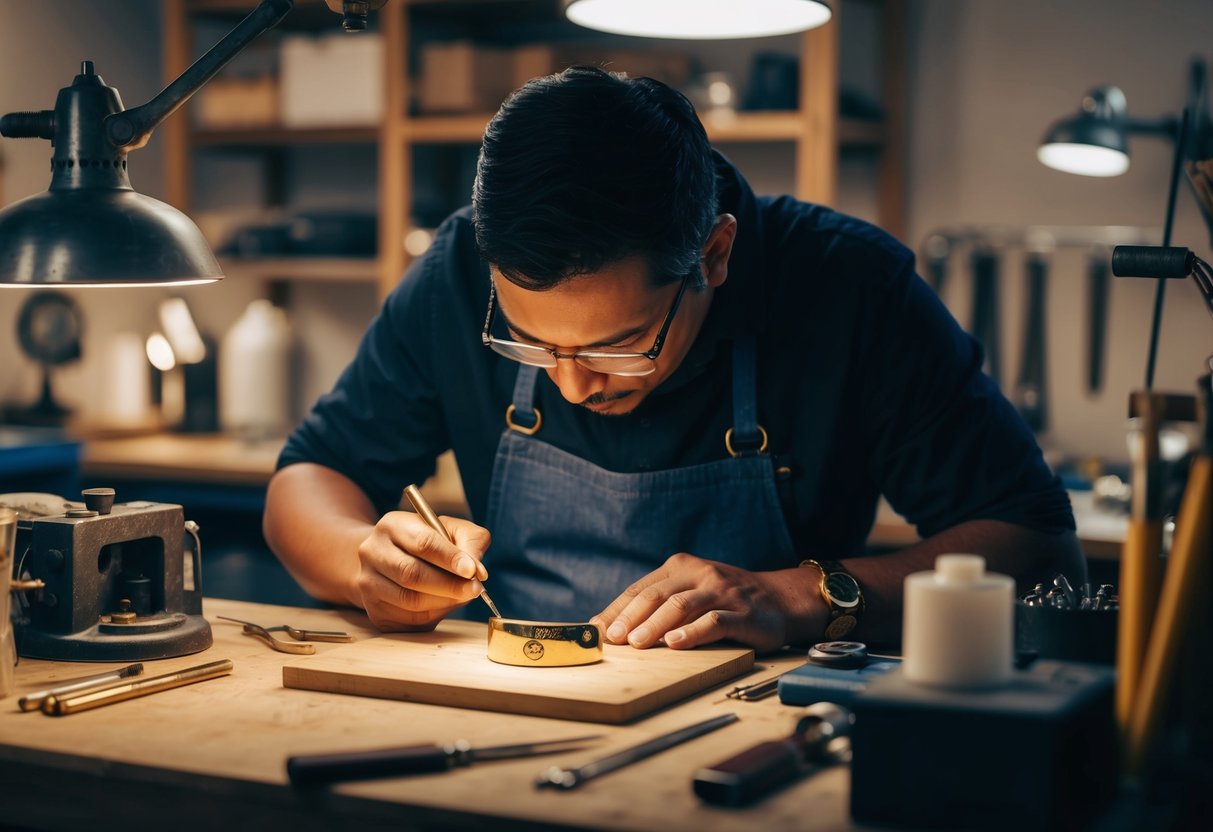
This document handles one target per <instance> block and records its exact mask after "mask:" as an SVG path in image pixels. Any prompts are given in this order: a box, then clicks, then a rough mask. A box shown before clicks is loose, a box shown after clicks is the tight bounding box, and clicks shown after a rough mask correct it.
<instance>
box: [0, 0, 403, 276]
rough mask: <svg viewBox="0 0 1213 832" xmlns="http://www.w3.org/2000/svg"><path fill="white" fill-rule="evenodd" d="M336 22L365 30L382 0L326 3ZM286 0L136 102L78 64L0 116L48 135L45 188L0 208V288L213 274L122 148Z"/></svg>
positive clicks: (11, 129)
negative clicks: (55, 88) (45, 97)
mask: <svg viewBox="0 0 1213 832" xmlns="http://www.w3.org/2000/svg"><path fill="white" fill-rule="evenodd" d="M327 2H328V5H329V7H330V8H331V9H332V10H333V11H336V12H339V13H341V14H342V15H343V16H344V26H345V29H346V30H347V31H359V30H361V29H363V28H365V27H366V17H367V14H368V13H369V12H370V11H374V10H375V9H378V8H380V7H381V6H382V5H383V4H384V3H385V2H386V0H327ZM293 5H294V0H262V2H261V3H260V5H258V6H257V8H256V9H254V10H253V11H252V12H251V13H250V14H249V15H248V16H247V17H246V18H244V20H242V21H241V22H240V23H239V24H237V26H236V27H235V28H234V29H232V31H230V32H229V33H228V34H227V35H225V36H224V37H223V39H222V40H220V41H219V42H218V43H216V44H215V45H214V46H213V47H212V48H211V49H210V51H208V52H207V53H206V54H205V55H203V56H202V57H201V58H199V59H198V60H197V61H195V62H194V64H193V65H192V66H190V67H189V68H188V69H186V70H185V72H183V73H182V74H181V75H180V77H178V78H177V79H176V80H175V81H173V82H172V83H171V84H169V85H168V86H167V87H165V88H164V89H163V90H162V91H161V92H160V93H158V94H157V95H156V96H155V97H154V98H152V99H151V100H150V101H148V102H147V103H146V104H142V105H140V106H138V107H134V108H132V109H130V110H127V109H125V108H124V107H123V106H122V99H121V97H120V96H119V94H118V90H117V89H115V88H113V87H110V86H107V85H106V84H105V81H104V80H102V78H101V76H100V75H98V74H97V72H96V70H95V68H94V66H93V62H92V61H83V62H82V63H81V66H80V74H79V75H77V76H76V77H75V80H73V82H72V84H71V86H69V87H65V88H64V89H62V90H60V91H59V97H58V99H57V100H56V102H55V109H54V110H42V111H40V112H28V113H9V114H7V115H5V116H3V117H0V135H3V136H8V137H10V138H39V139H50V141H51V145H52V147H53V148H54V153H53V155H52V157H51V185H50V189H49V190H47V191H46V192H45V193H42V194H37V195H35V196H31V197H28V198H26V199H23V200H20V201H19V202H16V203H14V204H13V205H10V206H8V207H7V208H5V209H3V210H0V287H4V286H10V287H12V286H17V287H21V286H44V287H45V286H52V287H60V288H67V287H73V286H156V285H175V286H184V285H192V284H196V283H211V282H213V281H216V280H219V279H220V278H222V277H223V272H222V271H221V270H220V268H219V264H218V263H217V262H216V261H215V256H214V254H213V253H212V252H211V250H210V247H209V246H208V245H207V243H206V240H205V238H204V237H203V236H202V232H201V231H199V230H198V227H197V226H196V225H194V223H193V222H192V221H191V220H190V219H189V218H188V217H187V216H186V215H185V214H183V213H181V212H180V211H178V210H177V209H175V208H173V207H172V206H170V205H167V204H165V203H163V202H160V201H159V200H155V199H152V198H151V197H148V196H144V195H143V194H140V193H137V192H136V191H135V190H134V189H132V188H131V183H130V179H129V177H128V175H127V154H128V153H129V152H130V151H132V150H137V149H138V148H140V147H143V146H144V145H145V144H147V141H148V139H149V138H151V135H152V131H153V130H155V129H156V127H157V126H158V125H159V124H160V123H161V122H162V121H164V120H165V119H166V118H168V117H169V116H170V115H172V114H173V112H175V111H176V110H177V108H178V107H180V106H181V105H182V104H183V103H185V101H186V100H187V99H189V97H190V96H191V95H193V94H194V93H195V92H197V91H198V90H199V89H200V88H201V87H202V85H203V84H205V83H206V82H207V81H209V80H210V79H211V77H213V76H214V75H215V73H217V72H218V71H219V70H220V69H222V68H223V66H224V65H226V64H227V62H228V61H230V60H231V59H232V58H233V57H235V56H236V54H237V53H239V52H240V51H241V50H242V49H243V48H244V47H245V46H247V45H248V44H249V42H250V41H252V40H254V39H255V38H257V37H258V36H259V35H261V34H262V33H263V32H265V31H266V30H267V29H270V28H271V27H273V26H275V25H276V24H277V23H278V22H279V21H280V20H282V18H283V17H285V16H286V14H287V12H289V11H290V10H291V8H292V6H293Z"/></svg>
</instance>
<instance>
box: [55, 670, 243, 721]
mask: <svg viewBox="0 0 1213 832" xmlns="http://www.w3.org/2000/svg"><path fill="white" fill-rule="evenodd" d="M231 672H232V661H231V659H220V660H218V661H214V662H207V663H206V664H199V665H195V666H193V667H187V668H185V669H184V670H176V671H173V672H172V673H165V674H164V675H162V676H153V677H152V678H150V679H136V680H135V681H133V682H125V683H123V684H120V685H116V686H114V687H109V688H104V689H102V690H97V691H91V692H88V693H81V694H77V695H75V696H65V697H63V698H59V697H55V696H51V697H47V698H46V699H45V700H43V702H42V712H43V713H44V714H49V715H51V716H65V715H67V714H74V713H78V712H80V711H88V710H92V709H93V708H100V707H101V706H103V705H112V704H113V703H115V702H125V701H126V700H127V699H136V698H138V697H140V696H147V695H148V694H152V693H159V692H160V691H162V690H170V689H172V688H179V687H182V686H183V685H191V684H193V683H194V682H202V681H205V680H207V679H217V678H219V677H220V676H226V675H227V674H229V673H231Z"/></svg>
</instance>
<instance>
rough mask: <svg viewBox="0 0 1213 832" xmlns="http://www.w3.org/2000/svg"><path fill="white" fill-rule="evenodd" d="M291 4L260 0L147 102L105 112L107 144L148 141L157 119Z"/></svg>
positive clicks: (139, 144) (123, 145) (271, 24)
mask: <svg viewBox="0 0 1213 832" xmlns="http://www.w3.org/2000/svg"><path fill="white" fill-rule="evenodd" d="M293 6H294V0H261V3H260V5H258V6H257V8H255V9H253V11H252V12H250V13H249V15H248V16H247V17H246V18H244V20H242V21H240V23H238V24H237V25H236V28H234V29H232V30H231V31H230V32H228V33H227V34H226V35H224V36H223V38H222V39H221V40H220V41H219V42H218V43H216V44H215V45H214V46H212V47H211V48H210V50H208V51H207V53H206V54H205V55H203V56H202V57H201V58H199V59H198V60H196V61H194V63H193V64H191V65H190V67H189V68H188V69H186V70H185V72H183V73H181V75H179V76H178V77H177V79H176V80H175V81H173V82H172V83H170V84H169V85H168V86H167V87H165V88H164V89H163V90H161V91H160V92H159V93H157V94H156V96H155V97H154V98H152V99H151V100H150V101H148V102H147V103H146V104H141V105H139V106H138V107H132V108H131V109H129V110H124V111H123V112H120V113H114V114H113V115H110V116H107V117H106V119H105V136H106V138H107V139H108V140H109V142H110V144H112V145H114V147H119V148H125V149H126V150H134V149H136V148H140V147H143V146H144V145H145V144H147V141H148V139H150V138H151V135H152V131H153V130H155V129H156V127H158V126H159V125H160V122H162V121H164V120H165V119H166V118H168V117H169V116H170V115H172V114H173V113H174V112H175V111H176V110H177V108H178V107H180V106H181V105H182V104H184V103H185V102H186V101H187V100H188V99H189V97H190V96H191V95H193V94H194V93H195V92H197V91H198V90H199V89H200V88H201V87H202V85H203V84H205V83H206V82H207V81H209V80H210V79H211V78H212V77H213V76H214V75H215V73H217V72H218V71H219V70H221V69H222V68H223V67H224V66H225V65H226V64H227V63H228V61H230V60H231V59H232V58H234V57H235V56H236V55H237V54H238V53H239V52H240V51H241V50H242V49H244V47H246V46H248V45H249V43H250V42H252V41H253V40H255V39H256V38H257V37H259V36H260V35H261V34H263V33H264V32H266V31H267V30H269V29H271V28H273V27H274V26H275V25H277V24H278V22H279V21H281V20H282V18H284V17H286V15H287V13H288V12H289V11H290V10H291V8H292V7H293Z"/></svg>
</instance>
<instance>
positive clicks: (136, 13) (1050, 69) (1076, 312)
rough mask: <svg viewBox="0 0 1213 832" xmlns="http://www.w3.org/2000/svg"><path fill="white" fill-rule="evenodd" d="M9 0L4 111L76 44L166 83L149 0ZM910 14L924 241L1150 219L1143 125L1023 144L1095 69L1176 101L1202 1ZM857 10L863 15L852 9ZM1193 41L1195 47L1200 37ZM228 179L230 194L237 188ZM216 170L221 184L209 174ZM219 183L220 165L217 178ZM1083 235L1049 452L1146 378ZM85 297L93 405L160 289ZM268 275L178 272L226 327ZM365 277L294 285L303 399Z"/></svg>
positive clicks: (856, 189) (768, 165)
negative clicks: (1101, 152) (1090, 264)
mask: <svg viewBox="0 0 1213 832" xmlns="http://www.w3.org/2000/svg"><path fill="white" fill-rule="evenodd" d="M27 6H28V4H27V3H24V2H20V0H0V21H3V24H2V25H0V111H3V112H8V111H12V110H26V109H44V108H49V107H51V106H52V105H53V102H54V97H55V93H56V91H57V90H58V88H59V87H61V86H64V85H66V84H68V83H70V81H71V78H72V76H73V75H74V74H75V72H76V71H77V67H78V63H79V60H81V59H83V58H89V59H92V60H94V61H96V63H97V68H98V71H99V72H100V73H101V75H102V76H103V77H104V78H105V79H106V81H107V82H109V83H110V84H112V85H114V86H117V87H118V88H119V89H120V90H121V92H122V95H123V99H124V101H125V102H126V104H127V105H128V106H133V105H135V104H138V103H142V102H143V101H145V100H147V99H148V98H149V97H151V96H152V95H153V94H154V93H155V92H156V90H157V89H158V87H159V80H160V78H161V70H160V55H159V47H158V44H159V38H158V33H159V26H160V7H159V4H158V3H157V2H155V0H101V2H97V0H48V2H45V3H42V4H39V13H38V14H36V15H35V14H29V13H28V12H27V11H26V7H27ZM852 7H854V8H857V9H859V11H858V12H852V14H851V17H850V18H849V19H850V20H851V21H852V24H851V25H852V33H851V34H848V32H847V30H846V20H847V19H848V18H846V17H845V16H844V49H845V50H848V51H847V52H846V54H844V58H843V73H844V81H849V82H851V83H853V84H854V85H856V86H858V87H860V88H870V87H871V86H872V83H873V79H872V78H871V77H870V76H869V75H865V72H867V71H868V70H867V68H868V67H870V62H868V61H866V60H857V58H861V57H865V56H859V55H857V53H859V52H865V51H867V50H868V49H870V48H871V47H870V43H869V42H867V41H865V37H866V36H865V35H863V34H862V33H859V34H860V37H859V40H858V44H857V41H856V38H855V35H854V32H855V30H856V29H858V28H861V27H862V28H863V29H866V30H870V14H869V13H867V12H865V11H864V10H863V4H859V5H858V6H856V5H855V4H849V5H848V10H850V9H852ZM910 21H911V23H910V27H911V31H910V32H909V36H910V42H911V61H910V68H909V77H908V87H909V90H910V99H911V100H910V105H911V106H910V118H911V148H910V151H911V152H910V163H909V181H908V183H907V184H908V194H909V204H908V212H907V214H908V217H909V236H908V239H907V240H906V242H908V243H909V244H911V245H914V246H917V244H918V242H919V241H920V240H921V239H922V238H923V237H924V236H926V235H927V234H928V233H930V232H932V231H934V230H937V229H940V228H950V227H955V226H958V225H1005V226H1026V225H1033V224H1061V225H1076V226H1088V225H1103V224H1112V225H1135V226H1144V227H1152V228H1159V227H1161V225H1162V218H1163V216H1162V215H1163V204H1164V200H1165V198H1166V180H1167V174H1168V166H1169V163H1170V149H1169V147H1168V146H1167V145H1166V144H1165V143H1164V142H1162V141H1158V140H1156V139H1149V138H1137V139H1135V140H1134V142H1133V145H1132V153H1133V165H1132V167H1131V169H1130V171H1129V172H1128V174H1126V175H1125V176H1122V177H1119V178H1117V179H1112V180H1097V179H1089V178H1085V177H1076V176H1068V175H1065V174H1061V173H1057V172H1055V171H1051V170H1048V169H1046V168H1044V167H1042V166H1041V165H1040V164H1039V163H1037V162H1036V160H1035V148H1036V143H1037V141H1038V140H1039V138H1040V136H1041V134H1042V133H1043V131H1044V129H1045V127H1046V126H1047V125H1048V124H1049V123H1050V122H1052V121H1053V120H1054V119H1056V118H1058V117H1060V116H1062V115H1064V114H1067V113H1069V112H1071V111H1073V110H1074V109H1075V108H1076V106H1077V103H1078V100H1079V98H1080V97H1081V95H1082V94H1083V93H1084V92H1085V91H1086V90H1087V89H1089V88H1090V87H1092V86H1094V85H1096V84H1099V83H1116V84H1118V85H1119V86H1121V88H1122V89H1124V91H1125V93H1126V95H1127V97H1128V100H1129V108H1130V112H1131V113H1133V114H1134V115H1137V116H1142V117H1150V116H1156V115H1161V114H1164V113H1177V112H1178V111H1179V109H1180V107H1181V106H1182V104H1183V98H1184V92H1185V83H1186V71H1187V63H1188V60H1189V58H1190V56H1191V55H1193V54H1197V53H1199V52H1201V50H1202V49H1204V50H1208V46H1209V44H1213V4H1210V3H1209V2H1208V0H1163V1H1162V2H1146V0H1140V1H1139V2H1132V0H1072V2H1046V0H1021V2H1017V3H1005V2H1001V1H1000V0H969V1H968V2H956V1H955V0H911V15H910ZM857 23H858V25H857ZM1206 54H1208V52H1207V51H1206ZM0 152H3V154H4V158H5V161H6V163H7V164H6V168H5V171H6V172H5V175H4V178H3V180H2V181H0V202H3V203H7V202H11V201H12V200H15V199H17V198H19V197H22V196H25V195H29V194H32V193H37V192H39V191H41V190H44V189H45V187H46V185H47V182H48V176H47V173H46V167H47V159H48V158H49V153H50V149H49V146H48V145H47V144H46V143H45V142H37V141H32V140H25V141H14V140H7V139H6V140H3V141H2V142H0ZM738 155H739V156H742V157H743V158H741V159H740V161H741V162H742V164H743V166H745V167H746V168H747V170H749V171H751V172H752V173H753V175H754V178H755V180H756V181H757V182H758V183H759V184H760V187H762V188H763V189H766V190H771V189H779V182H780V181H781V178H782V175H783V173H784V170H785V166H786V165H788V164H790V160H791V154H790V152H786V151H785V149H783V148H766V149H762V148H750V149H745V150H739V151H738ZM869 162H870V160H866V159H865V158H864V157H863V156H862V155H860V156H853V155H848V156H847V157H846V158H845V159H844V162H843V167H842V182H841V184H842V191H843V193H842V197H841V206H842V207H843V208H844V209H845V210H850V211H853V212H856V213H859V214H861V215H870V213H871V211H873V210H874V202H873V199H872V192H871V188H872V176H871V170H872V168H871V165H870V163H869ZM161 164H162V162H161V156H160V152H159V147H158V140H157V139H156V138H154V137H153V139H152V142H151V144H150V145H149V146H148V147H147V148H145V149H143V150H140V151H137V152H136V153H134V154H132V156H131V171H132V180H133V181H134V184H135V186H136V187H137V188H138V189H140V190H141V191H143V192H145V193H148V194H149V195H152V196H160V195H161V191H162V189H161V171H160V168H161ZM238 184H239V183H236V182H233V183H231V185H232V186H233V190H232V193H233V194H235V193H238V190H237V189H236V188H235V187H234V186H235V185H238ZM219 187H220V188H223V187H227V186H226V185H222V184H221V185H220V186H219ZM211 188H212V190H213V189H214V188H215V184H214V183H213V182H212V183H211ZM1179 209H1180V210H1179V213H1178V216H1177V224H1176V230H1175V235H1174V239H1175V241H1176V242H1177V243H1180V244H1185V245H1190V246H1192V247H1193V248H1195V249H1196V250H1197V251H1198V253H1200V254H1201V255H1202V256H1204V257H1206V258H1209V257H1210V256H1213V255H1211V253H1210V249H1209V239H1208V234H1207V233H1206V231H1205V229H1204V226H1203V224H1202V223H1201V221H1200V218H1199V216H1198V214H1197V212H1196V209H1195V206H1194V203H1193V200H1192V199H1191V197H1190V196H1189V195H1188V194H1187V193H1181V194H1180V203H1179ZM1083 275H1084V272H1083V263H1082V258H1081V254H1080V253H1079V252H1076V251H1071V252H1060V253H1059V254H1058V256H1057V258H1056V262H1055V264H1054V268H1053V272H1052V275H1051V286H1050V298H1049V306H1048V313H1047V314H1048V323H1049V329H1048V344H1049V350H1050V352H1049V357H1050V365H1049V382H1050V390H1049V394H1050V397H1051V400H1052V413H1051V415H1052V420H1053V427H1052V429H1051V430H1050V432H1049V433H1048V434H1047V435H1045V436H1044V437H1043V442H1044V444H1045V445H1046V446H1047V447H1048V448H1049V450H1050V451H1051V452H1052V453H1053V454H1054V456H1055V457H1058V458H1060V457H1061V456H1067V455H1068V456H1080V457H1081V456H1088V455H1100V456H1103V457H1106V458H1110V459H1122V458H1123V457H1124V456H1125V453H1124V439H1123V436H1124V420H1123V416H1124V412H1125V399H1126V395H1127V393H1128V392H1129V391H1130V390H1132V389H1134V388H1136V387H1139V386H1140V385H1141V383H1142V378H1143V373H1144V365H1145V355H1146V345H1147V335H1148V330H1149V317H1150V311H1151V306H1152V302H1153V287H1152V286H1151V285H1149V284H1147V283H1145V282H1128V281H1123V280H1117V281H1115V282H1114V285H1113V294H1112V300H1111V350H1110V353H1109V356H1108V365H1109V369H1108V376H1107V380H1106V383H1105V387H1104V390H1103V392H1102V393H1101V394H1100V395H1098V396H1094V397H1092V396H1088V395H1086V393H1085V392H1084V387H1083V378H1084V375H1083V372H1084V371H1083V360H1084V359H1083V357H1084V355H1085V341H1084V327H1085V306H1084V303H1085V301H1084V280H1083ZM967 289H968V287H967V280H966V279H965V274H964V272H963V270H960V269H957V270H954V272H953V273H952V274H951V275H950V277H949V289H948V291H947V293H946V296H945V299H946V300H947V302H948V304H949V306H950V307H951V308H952V309H953V310H954V312H955V313H956V314H957V317H958V318H959V319H960V321H961V323H962V324H964V323H967V318H968V305H969V296H968V291H967ZM77 291H78V297H79V298H80V299H81V302H82V304H83V305H84V308H85V312H86V314H87V322H86V323H87V332H86V342H85V350H86V359H85V362H84V363H83V364H81V365H78V366H75V367H72V368H68V369H67V370H65V371H63V372H62V373H60V374H58V375H57V390H58V392H59V394H60V396H61V397H62V398H63V399H64V400H65V401H67V402H69V403H72V404H74V405H76V406H78V407H81V408H83V409H85V410H86V411H87V409H88V408H89V406H90V402H91V401H92V400H94V399H95V397H96V396H97V395H98V393H99V390H98V385H99V384H100V380H99V374H98V373H97V371H96V366H95V362H96V360H97V358H96V357H97V356H99V355H100V354H101V353H102V351H103V347H104V344H105V341H106V338H107V336H108V335H110V334H112V333H114V332H117V331H120V330H136V331H140V332H144V333H146V332H147V331H150V329H151V328H153V327H154V325H155V305H156V302H157V301H158V300H159V299H160V298H161V297H163V296H165V294H167V293H166V292H163V291H160V290H111V291H107V292H97V291H88V290H77ZM264 291H265V288H264V287H263V286H260V285H258V284H256V283H255V282H251V281H239V280H234V279H229V280H225V281H223V282H222V283H220V284H218V285H214V286H206V287H199V288H196V289H189V290H184V291H182V292H181V293H182V294H184V295H185V296H186V297H187V299H188V300H189V302H190V303H191V305H192V306H193V308H194V309H195V312H196V314H197V317H198V318H199V320H200V322H201V324H202V326H203V327H204V328H206V329H208V330H209V331H210V332H212V333H214V334H215V335H220V334H221V333H222V332H223V331H224V330H225V329H226V328H227V327H228V326H229V325H230V324H231V322H232V321H234V320H235V318H236V316H237V315H238V314H239V312H240V311H241V310H242V309H243V307H244V305H245V304H246V303H247V302H248V300H250V299H251V298H253V297H256V296H259V295H261V294H263V293H264ZM1022 295H1023V285H1022V280H1021V279H1020V277H1019V273H1018V267H1017V262H1016V261H1015V260H1014V258H1012V259H1011V260H1010V261H1009V262H1008V264H1007V270H1006V275H1005V278H1004V281H1003V287H1002V296H1001V300H1002V313H1003V321H1002V322H1003V334H1004V343H1003V357H1004V367H1003V371H1004V377H1006V378H1010V379H1013V378H1014V374H1015V372H1016V371H1017V369H1018V356H1019V340H1020V339H1019V337H1018V334H1019V330H1020V328H1021V326H1022V317H1023V315H1022V312H1023V297H1022ZM21 298H22V293H21V292H18V291H0V401H12V400H22V401H24V400H29V399H31V398H32V397H33V396H34V393H35V391H36V385H37V380H38V373H37V370H36V368H34V367H32V366H31V365H30V364H29V362H28V361H27V360H26V359H25V358H24V357H23V356H22V355H21V354H20V352H19V351H18V349H17V345H16V339H15V335H14V320H15V317H16V308H17V306H18V305H19V304H20V302H21ZM373 306H374V300H373V291H372V290H370V289H365V288H359V289H354V290H349V289H342V288H340V287H334V286H300V287H298V288H297V289H296V291H295V293H294V297H293V309H292V315H293V318H294V321H295V325H296V331H297V333H298V334H299V337H300V340H301V342H302V353H303V356H304V362H305V374H304V381H303V384H302V387H301V392H300V398H301V399H303V400H310V399H311V398H312V397H314V396H315V395H316V394H317V393H318V392H320V391H321V390H323V389H324V388H326V387H327V386H328V385H329V384H330V383H331V382H332V380H333V378H335V376H336V373H337V372H338V370H339V368H340V366H341V365H342V364H343V363H344V362H345V361H346V360H347V359H348V357H349V355H351V354H352V351H353V349H354V347H355V346H356V342H357V338H358V335H359V334H360V331H361V327H362V324H363V322H364V321H365V320H367V318H368V317H369V315H370V314H371V313H372V312H373ZM1163 323H1164V330H1163V337H1162V341H1161V348H1160V352H1159V362H1158V368H1157V378H1156V384H1157V386H1159V387H1162V388H1169V389H1176V390H1183V391H1187V390H1190V388H1191V383H1192V380H1193V379H1194V378H1195V377H1196V376H1197V375H1198V374H1199V373H1200V372H1201V362H1202V359H1203V358H1204V357H1205V356H1206V355H1208V354H1209V353H1213V321H1211V320H1210V319H1209V316H1208V314H1207V313H1206V312H1205V310H1204V307H1203V305H1202V303H1201V301H1200V299H1199V296H1198V293H1197V291H1196V289H1195V287H1194V286H1193V285H1191V284H1190V283H1183V284H1178V283H1173V284H1172V285H1171V286H1170V287H1169V291H1168V296H1167V303H1166V307H1165V312H1164V318H1163Z"/></svg>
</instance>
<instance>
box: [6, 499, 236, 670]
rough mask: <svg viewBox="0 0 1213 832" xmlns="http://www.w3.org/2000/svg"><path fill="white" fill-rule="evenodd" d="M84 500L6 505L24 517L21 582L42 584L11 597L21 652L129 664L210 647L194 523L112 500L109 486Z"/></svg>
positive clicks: (154, 506) (169, 510)
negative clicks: (203, 607) (203, 605)
mask: <svg viewBox="0 0 1213 832" xmlns="http://www.w3.org/2000/svg"><path fill="white" fill-rule="evenodd" d="M23 496H26V497H29V496H34V497H44V496H45V495H38V494H35V495H23ZM83 497H84V502H83V503H78V502H68V501H66V500H63V499H61V498H52V499H51V500H38V501H34V502H33V503H19V502H16V501H13V500H5V502H8V503H9V504H10V505H13V506H14V508H17V509H18V513H19V515H20V520H19V522H18V525H17V547H16V551H17V553H18V557H17V562H16V564H15V565H14V570H13V573H14V577H16V578H18V579H21V581H23V582H26V581H38V580H41V581H42V582H43V586H42V587H41V588H32V589H26V590H24V591H21V592H16V593H14V595H13V624H14V630H15V632H16V642H17V651H18V652H19V653H20V654H21V655H22V656H27V657H29V658H36V659H60V660H69V661H94V662H101V661H107V662H108V661H114V662H122V661H128V662H129V661H144V660H147V659H165V658H170V657H172V656H183V655H186V654H189V653H197V652H199V651H201V650H205V649H206V648H208V647H210V646H211V644H212V642H213V639H212V635H211V627H210V624H208V623H207V621H206V619H205V618H204V617H203V615H202V554H201V546H200V545H199V538H198V535H197V524H195V523H194V522H193V521H186V520H185V519H184V512H183V509H182V507H181V506H179V505H173V504H170V503H153V502H146V501H138V502H130V503H115V502H114V499H115V493H114V489H112V488H90V489H86V490H85V491H84V492H83ZM21 585H22V586H24V587H33V586H35V584H31V583H22V584H21Z"/></svg>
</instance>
